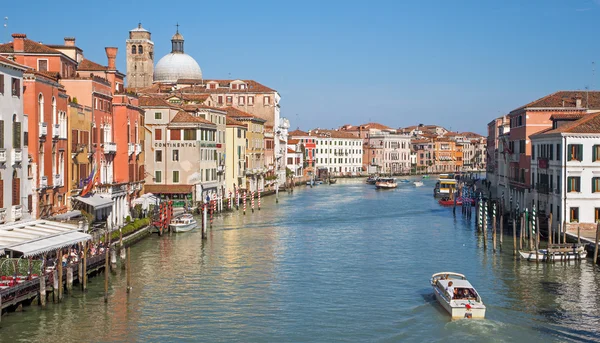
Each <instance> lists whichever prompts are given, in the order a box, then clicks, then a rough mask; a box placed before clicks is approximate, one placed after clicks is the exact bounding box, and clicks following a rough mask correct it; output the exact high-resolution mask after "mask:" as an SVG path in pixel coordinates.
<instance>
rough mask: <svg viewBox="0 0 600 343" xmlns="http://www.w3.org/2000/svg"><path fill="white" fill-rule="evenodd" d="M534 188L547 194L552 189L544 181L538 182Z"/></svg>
mask: <svg viewBox="0 0 600 343" xmlns="http://www.w3.org/2000/svg"><path fill="white" fill-rule="evenodd" d="M535 189H536V191H537V192H538V193H540V194H549V193H550V192H551V191H552V189H551V188H550V186H548V185H547V184H545V183H538V184H537V185H536V186H535Z"/></svg>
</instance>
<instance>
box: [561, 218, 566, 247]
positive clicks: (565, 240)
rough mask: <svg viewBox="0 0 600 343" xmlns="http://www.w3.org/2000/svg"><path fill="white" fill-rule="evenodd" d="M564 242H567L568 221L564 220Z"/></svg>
mask: <svg viewBox="0 0 600 343" xmlns="http://www.w3.org/2000/svg"><path fill="white" fill-rule="evenodd" d="M562 234H563V241H562V242H563V243H567V221H566V220H565V221H563V225H562Z"/></svg>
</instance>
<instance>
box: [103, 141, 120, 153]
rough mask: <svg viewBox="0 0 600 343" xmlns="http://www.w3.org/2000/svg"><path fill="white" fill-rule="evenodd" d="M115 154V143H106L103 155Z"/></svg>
mask: <svg viewBox="0 0 600 343" xmlns="http://www.w3.org/2000/svg"><path fill="white" fill-rule="evenodd" d="M116 152H117V143H113V142H107V143H104V153H105V154H114V153H116Z"/></svg>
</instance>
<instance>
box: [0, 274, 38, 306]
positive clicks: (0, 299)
mask: <svg viewBox="0 0 600 343" xmlns="http://www.w3.org/2000/svg"><path fill="white" fill-rule="evenodd" d="M0 301H1V299H0ZM39 302H40V306H42V308H44V307H46V276H45V275H40V297H39ZM0 308H1V306H0Z"/></svg>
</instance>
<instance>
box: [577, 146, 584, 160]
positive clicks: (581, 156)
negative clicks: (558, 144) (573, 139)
mask: <svg viewBox="0 0 600 343" xmlns="http://www.w3.org/2000/svg"><path fill="white" fill-rule="evenodd" d="M577 151H578V152H577V157H578V160H579V161H583V145H582V144H579V145H578V146H577Z"/></svg>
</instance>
